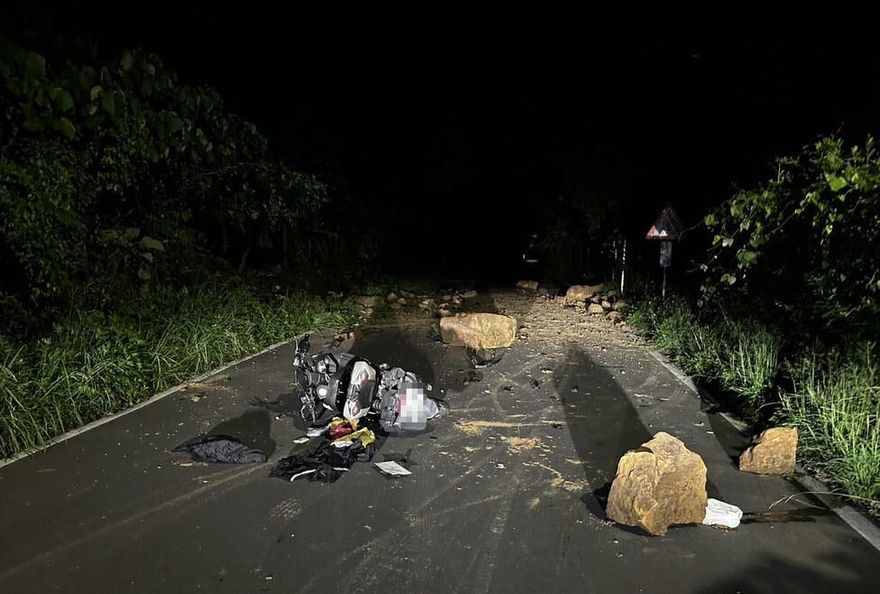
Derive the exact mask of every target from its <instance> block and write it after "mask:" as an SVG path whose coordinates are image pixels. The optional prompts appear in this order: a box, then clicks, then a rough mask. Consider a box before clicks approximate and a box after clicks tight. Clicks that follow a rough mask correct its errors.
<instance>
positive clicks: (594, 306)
mask: <svg viewBox="0 0 880 594" xmlns="http://www.w3.org/2000/svg"><path fill="white" fill-rule="evenodd" d="M587 312H588V313H590V314H592V315H598V314H603V313H605V310H604V309H602V306H601V305H599V304H598V303H591V304H590V307H589V308H587Z"/></svg>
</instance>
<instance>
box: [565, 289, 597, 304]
mask: <svg viewBox="0 0 880 594" xmlns="http://www.w3.org/2000/svg"><path fill="white" fill-rule="evenodd" d="M603 288H605V285H572V286H570V287H569V288H568V290H567V291H566V292H565V300H566V301H568V302H574V301H586V300H587V299H590V298H591V297H592V296H593V295H595V294H596V293H598V292H599V291H601V290H602V289H603Z"/></svg>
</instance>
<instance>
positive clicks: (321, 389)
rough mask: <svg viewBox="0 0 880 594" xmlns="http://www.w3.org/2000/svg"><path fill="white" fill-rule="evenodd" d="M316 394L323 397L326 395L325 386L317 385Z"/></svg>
mask: <svg viewBox="0 0 880 594" xmlns="http://www.w3.org/2000/svg"><path fill="white" fill-rule="evenodd" d="M317 391H318V396H320V397H321V398H324V397H326V396H327V386H318V390H317Z"/></svg>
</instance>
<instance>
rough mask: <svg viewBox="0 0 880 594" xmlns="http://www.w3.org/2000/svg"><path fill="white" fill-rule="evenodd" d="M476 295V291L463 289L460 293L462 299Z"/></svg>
mask: <svg viewBox="0 0 880 594" xmlns="http://www.w3.org/2000/svg"><path fill="white" fill-rule="evenodd" d="M476 296H477V292H476V291H465V292H464V293H462V294H461V298H462V299H473V298H474V297H476Z"/></svg>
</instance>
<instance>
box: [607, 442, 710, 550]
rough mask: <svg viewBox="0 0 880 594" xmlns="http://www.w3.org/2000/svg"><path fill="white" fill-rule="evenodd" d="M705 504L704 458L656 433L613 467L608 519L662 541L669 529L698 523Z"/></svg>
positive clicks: (706, 498) (701, 518)
mask: <svg viewBox="0 0 880 594" xmlns="http://www.w3.org/2000/svg"><path fill="white" fill-rule="evenodd" d="M707 500H708V497H707V495H706V465H705V464H704V463H703V459H702V458H700V456H699V455H698V454H695V453H694V452H692V451H690V450H689V449H687V448H686V447H685V445H684V444H683V443H682V442H681V441H679V440H678V439H676V438H675V437H673V436H671V435H669V434H668V433H664V432H662V431H661V432H659V433H657V434H656V435H654V438H653V439H651V440H650V441H648V442H646V443H644V444H642V446H641V447H640V448H638V449H636V450H630V451H629V452H627V453H626V454H624V456H623V457H622V458H621V459H620V461H619V462H618V464H617V475H616V476H615V477H614V482H613V483H612V484H611V492H610V493H609V495H608V509H607V514H608V518H609V519H611V520H614V521H615V522H617V523H619V524H626V525H627V526H638V527H639V528H642V529H643V530H645V531H646V532H648V533H649V534H653V535H656V536H662V535H664V534H666V530H667V529H668V528H669V526H671V525H673V524H699V523H702V521H703V518H704V517H705V515H706V504H707Z"/></svg>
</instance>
